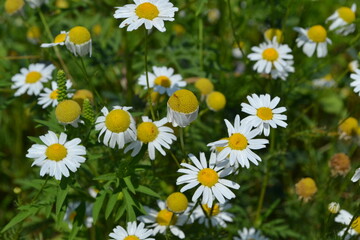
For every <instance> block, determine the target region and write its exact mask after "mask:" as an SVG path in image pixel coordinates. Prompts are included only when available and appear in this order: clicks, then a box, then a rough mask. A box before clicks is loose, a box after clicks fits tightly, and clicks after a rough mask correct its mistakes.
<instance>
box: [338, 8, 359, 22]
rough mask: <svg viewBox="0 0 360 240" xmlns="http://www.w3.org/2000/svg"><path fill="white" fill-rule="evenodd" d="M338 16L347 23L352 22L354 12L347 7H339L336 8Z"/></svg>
mask: <svg viewBox="0 0 360 240" xmlns="http://www.w3.org/2000/svg"><path fill="white" fill-rule="evenodd" d="M337 13H338V14H339V17H340V18H342V19H343V20H344V21H345V22H347V23H352V22H353V21H354V20H355V13H354V12H353V11H352V10H351V9H350V8H348V7H341V8H339V9H338V10H337Z"/></svg>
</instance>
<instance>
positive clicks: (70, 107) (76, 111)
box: [55, 100, 81, 123]
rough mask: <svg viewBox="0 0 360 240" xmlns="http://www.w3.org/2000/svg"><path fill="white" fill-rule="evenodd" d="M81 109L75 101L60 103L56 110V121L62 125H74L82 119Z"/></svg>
mask: <svg viewBox="0 0 360 240" xmlns="http://www.w3.org/2000/svg"><path fill="white" fill-rule="evenodd" d="M80 114H81V108H80V106H79V104H78V103H77V102H75V101H73V100H64V101H62V102H60V103H59V104H58V105H57V106H56V109H55V116H56V119H57V120H58V121H59V122H61V123H72V122H74V121H75V120H77V119H78V118H79V117H80Z"/></svg>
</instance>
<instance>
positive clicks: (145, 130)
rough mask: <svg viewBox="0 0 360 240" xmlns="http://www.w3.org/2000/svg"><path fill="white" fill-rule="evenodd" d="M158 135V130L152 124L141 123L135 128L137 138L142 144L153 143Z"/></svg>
mask: <svg viewBox="0 0 360 240" xmlns="http://www.w3.org/2000/svg"><path fill="white" fill-rule="evenodd" d="M158 135H159V129H158V127H157V126H156V125H155V124H154V123H152V122H143V123H140V124H139V126H138V127H137V137H138V139H139V140H140V141H142V142H143V143H149V142H152V141H154V140H155V139H156V137H157V136H158Z"/></svg>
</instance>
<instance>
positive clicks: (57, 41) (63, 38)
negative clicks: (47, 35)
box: [54, 33, 66, 43]
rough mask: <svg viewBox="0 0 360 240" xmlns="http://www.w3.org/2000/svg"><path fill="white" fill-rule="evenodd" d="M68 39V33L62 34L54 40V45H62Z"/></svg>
mask: <svg viewBox="0 0 360 240" xmlns="http://www.w3.org/2000/svg"><path fill="white" fill-rule="evenodd" d="M65 39H66V33H60V34H58V35H57V36H56V37H55V39H54V43H62V42H65Z"/></svg>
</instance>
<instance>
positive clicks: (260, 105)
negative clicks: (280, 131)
mask: <svg viewBox="0 0 360 240" xmlns="http://www.w3.org/2000/svg"><path fill="white" fill-rule="evenodd" d="M246 98H247V100H248V101H249V103H250V105H249V104H247V103H241V107H242V108H241V111H243V112H245V113H247V114H250V116H248V117H246V118H244V119H243V120H242V123H243V124H245V125H251V126H253V127H255V128H257V129H259V131H260V134H261V133H262V132H264V135H265V136H269V134H270V127H272V128H276V127H277V126H280V127H283V128H286V126H287V123H286V122H285V120H287V116H286V115H283V114H280V113H283V112H285V111H286V108H285V107H278V108H275V107H276V106H277V105H278V103H279V102H280V98H279V97H274V98H273V99H272V100H271V96H270V95H269V94H265V95H263V94H261V95H260V96H258V95H256V94H252V95H251V96H247V97H246Z"/></svg>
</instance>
